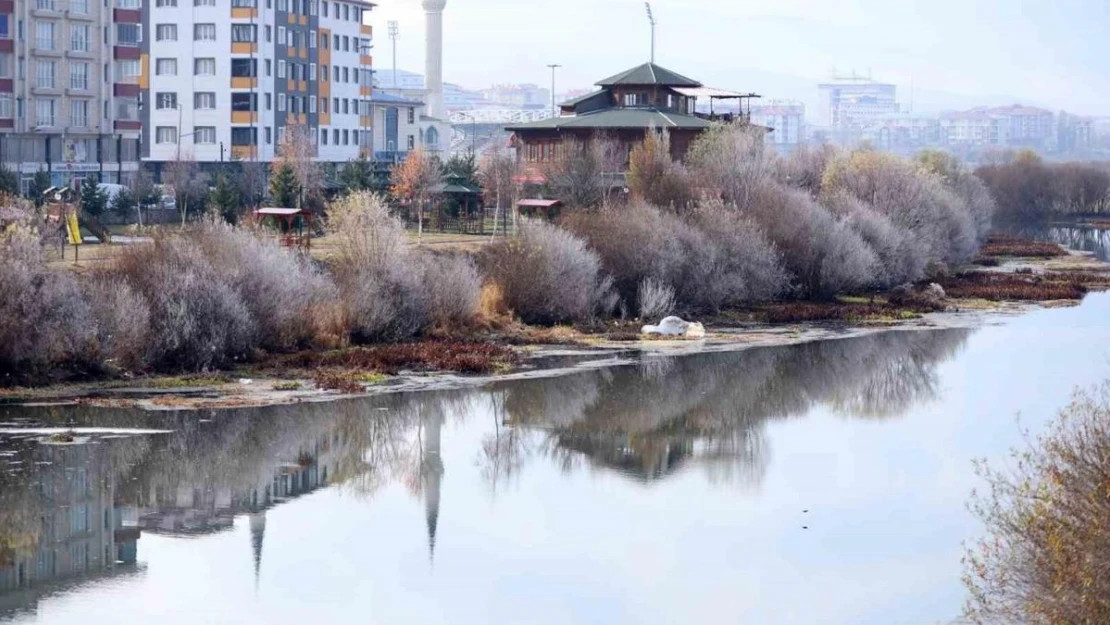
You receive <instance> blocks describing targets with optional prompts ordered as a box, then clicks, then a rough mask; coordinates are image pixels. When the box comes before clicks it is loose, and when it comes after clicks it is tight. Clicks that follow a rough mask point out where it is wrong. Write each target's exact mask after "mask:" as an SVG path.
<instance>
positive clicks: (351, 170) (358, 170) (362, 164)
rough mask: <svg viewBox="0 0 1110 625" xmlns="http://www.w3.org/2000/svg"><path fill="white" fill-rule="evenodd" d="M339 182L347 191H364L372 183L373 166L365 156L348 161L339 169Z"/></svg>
mask: <svg viewBox="0 0 1110 625" xmlns="http://www.w3.org/2000/svg"><path fill="white" fill-rule="evenodd" d="M339 184H341V185H343V188H344V189H346V190H347V191H365V190H367V189H369V188H371V187H372V186H373V185H374V168H373V166H372V165H371V164H370V161H368V160H366V158H365V157H359V158H358V159H356V160H352V161H348V162H347V164H346V165H344V166H343V169H341V170H340V171H339Z"/></svg>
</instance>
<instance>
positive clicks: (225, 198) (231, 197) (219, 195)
mask: <svg viewBox="0 0 1110 625" xmlns="http://www.w3.org/2000/svg"><path fill="white" fill-rule="evenodd" d="M209 204H210V206H211V208H212V210H214V211H217V212H218V213H219V215H220V216H221V217H223V219H224V221H226V222H227V223H229V224H235V223H238V221H239V208H240V206H241V202H240V198H239V192H238V190H237V189H236V188H235V187H234V186H233V185H232V184H231V181H230V180H228V178H227V176H226V175H225V174H220V175H218V176H216V186H215V188H213V189H212V196H211V198H210V200H209Z"/></svg>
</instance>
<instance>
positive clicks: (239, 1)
mask: <svg viewBox="0 0 1110 625" xmlns="http://www.w3.org/2000/svg"><path fill="white" fill-rule="evenodd" d="M231 6H233V7H235V8H237V9H253V8H255V7H257V6H258V3H257V2H255V0H231Z"/></svg>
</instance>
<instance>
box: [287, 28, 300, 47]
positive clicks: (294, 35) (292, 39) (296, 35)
mask: <svg viewBox="0 0 1110 625" xmlns="http://www.w3.org/2000/svg"><path fill="white" fill-rule="evenodd" d="M289 47H290V48H299V47H301V32H300V31H299V30H290V31H289Z"/></svg>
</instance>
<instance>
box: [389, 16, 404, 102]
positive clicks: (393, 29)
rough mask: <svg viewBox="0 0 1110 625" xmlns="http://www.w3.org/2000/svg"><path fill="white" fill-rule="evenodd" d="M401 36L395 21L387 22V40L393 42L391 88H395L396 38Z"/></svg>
mask: <svg viewBox="0 0 1110 625" xmlns="http://www.w3.org/2000/svg"><path fill="white" fill-rule="evenodd" d="M400 36H401V28H400V26H399V25H398V24H397V20H390V21H389V38H390V40H392V41H393V88H394V89H396V88H397V38H398V37H400Z"/></svg>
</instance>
